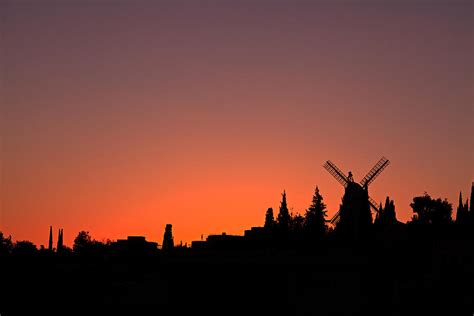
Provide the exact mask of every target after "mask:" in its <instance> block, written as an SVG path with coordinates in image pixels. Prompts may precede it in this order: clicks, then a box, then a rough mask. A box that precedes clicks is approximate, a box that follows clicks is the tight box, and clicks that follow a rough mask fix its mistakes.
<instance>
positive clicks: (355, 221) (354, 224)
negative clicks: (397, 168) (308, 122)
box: [323, 157, 390, 235]
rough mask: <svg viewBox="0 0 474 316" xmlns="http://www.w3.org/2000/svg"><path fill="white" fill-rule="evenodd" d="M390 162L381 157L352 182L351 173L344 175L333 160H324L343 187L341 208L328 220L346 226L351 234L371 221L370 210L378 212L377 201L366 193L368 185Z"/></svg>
mask: <svg viewBox="0 0 474 316" xmlns="http://www.w3.org/2000/svg"><path fill="white" fill-rule="evenodd" d="M389 164H390V161H389V160H388V159H387V158H385V157H382V158H381V159H380V160H379V161H378V162H377V163H376V164H375V166H374V167H373V168H372V169H370V171H369V172H368V173H367V175H366V176H365V177H364V178H363V179H362V180H361V181H360V182H359V183H356V182H354V179H353V177H352V173H351V172H350V171H349V174H348V175H347V176H346V175H345V174H344V172H342V171H341V169H339V168H338V167H337V166H336V165H335V164H334V163H333V162H331V161H330V160H328V161H326V163H325V164H324V165H323V167H324V168H325V169H326V170H327V171H328V172H329V173H330V174H331V175H332V176H333V177H334V178H335V179H336V180H337V181H338V182H339V183H340V184H342V186H343V187H344V188H345V192H344V197H343V203H342V205H341V209H340V210H339V211H338V212H337V213H336V214H335V215H334V216H333V217H332V218H331V220H330V221H329V222H330V223H331V224H337V225H338V226H343V227H348V229H349V230H351V231H352V232H351V233H352V234H355V235H358V233H359V231H360V229H363V228H362V227H361V226H363V225H365V224H366V223H369V224H370V223H371V222H372V216H371V213H370V210H371V209H372V210H373V211H374V212H375V213H378V211H379V209H378V207H377V204H378V203H377V202H375V201H374V200H373V199H372V198H371V197H370V196H369V194H368V187H369V185H370V184H371V183H372V182H373V181H374V180H375V179H376V178H377V177H378V176H379V175H380V174H381V173H382V171H383V170H384V169H385V168H386V167H387V166H388V165H389Z"/></svg>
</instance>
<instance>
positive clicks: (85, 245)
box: [72, 230, 93, 253]
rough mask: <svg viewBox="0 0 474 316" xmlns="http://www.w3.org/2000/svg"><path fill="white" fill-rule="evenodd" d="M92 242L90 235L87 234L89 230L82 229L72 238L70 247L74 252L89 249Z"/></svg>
mask: <svg viewBox="0 0 474 316" xmlns="http://www.w3.org/2000/svg"><path fill="white" fill-rule="evenodd" d="M92 244H93V241H92V238H91V236H90V235H89V232H87V231H84V230H82V231H80V232H79V233H78V234H77V237H76V238H75V239H74V245H73V246H72V249H73V251H74V252H76V253H81V252H84V251H87V250H88V249H90V248H91V247H92Z"/></svg>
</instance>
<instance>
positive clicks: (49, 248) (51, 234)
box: [48, 226, 53, 251]
mask: <svg viewBox="0 0 474 316" xmlns="http://www.w3.org/2000/svg"><path fill="white" fill-rule="evenodd" d="M48 250H49V251H53V226H49V242H48Z"/></svg>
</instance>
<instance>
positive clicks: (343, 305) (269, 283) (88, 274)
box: [0, 240, 474, 316]
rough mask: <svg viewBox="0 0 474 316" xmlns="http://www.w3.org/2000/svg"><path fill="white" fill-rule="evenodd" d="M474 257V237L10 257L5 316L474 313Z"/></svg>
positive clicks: (2, 299) (2, 298) (0, 304)
mask: <svg viewBox="0 0 474 316" xmlns="http://www.w3.org/2000/svg"><path fill="white" fill-rule="evenodd" d="M473 259H474V251H473V243H472V241H460V240H429V241H428V240H419V241H416V242H413V241H411V242H410V243H408V242H397V243H394V244H393V243H392V244H390V245H387V244H386V243H380V242H376V241H375V242H374V243H373V244H371V245H369V246H363V247H362V246H360V245H359V246H357V245H350V246H349V245H345V246H343V245H341V244H339V245H332V246H331V247H318V248H316V249H312V250H310V251H309V250H303V249H299V250H295V249H293V250H278V251H277V250H270V249H266V250H253V251H219V252H210V251H207V252H204V251H201V252H191V251H190V250H188V251H182V252H180V253H174V254H168V255H166V254H158V255H156V256H152V257H147V258H142V259H140V260H139V259H137V258H77V257H67V258H64V257H63V258H59V257H53V256H51V257H43V258H29V259H28V260H27V259H25V258H6V259H4V260H2V262H1V264H0V265H1V271H2V277H1V293H0V309H1V310H0V312H1V315H2V316H3V315H9V314H17V313H19V312H20V311H22V310H23V309H26V308H32V307H34V309H35V310H36V311H40V310H45V311H50V312H53V311H68V310H70V311H73V310H75V311H77V310H87V309H89V308H92V307H94V308H96V307H97V306H98V307H104V308H112V309H113V308H117V307H119V306H121V305H136V304H138V305H160V304H168V305H170V306H174V307H180V306H181V307H182V306H183V305H186V306H187V307H188V308H189V307H192V308H194V309H196V310H198V309H203V310H210V309H215V310H216V311H219V310H222V304H225V305H226V306H227V309H226V310H227V311H232V310H233V309H234V308H246V309H248V310H249V311H250V310H253V309H250V308H253V306H254V305H255V304H256V305H258V306H260V307H265V308H269V309H273V308H280V307H289V308H291V310H292V312H291V315H295V314H305V315H308V314H314V315H367V314H374V315H407V314H421V315H440V314H441V315H458V314H459V315H461V314H463V315H472V313H473V312H474V308H473V307H474V305H473V302H474V300H473V297H474V295H473V293H474V260H473ZM249 313H250V312H249ZM65 314H68V313H65ZM134 314H140V313H139V312H136V313H134ZM225 314H227V312H226V313H225ZM250 314H251V313H250Z"/></svg>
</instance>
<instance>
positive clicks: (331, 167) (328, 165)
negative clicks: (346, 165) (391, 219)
mask: <svg viewBox="0 0 474 316" xmlns="http://www.w3.org/2000/svg"><path fill="white" fill-rule="evenodd" d="M389 164H390V161H389V160H388V159H387V158H385V157H382V158H381V159H380V160H379V161H378V162H377V163H376V164H375V166H374V167H373V168H372V169H370V171H369V172H368V173H367V175H366V176H365V177H364V178H363V179H362V180H361V181H360V186H361V187H363V188H365V189H367V188H368V186H369V184H371V183H372V182H373V181H374V180H375V179H376V178H377V177H378V176H379V175H380V174H381V173H382V171H383V170H384V169H385V168H386V167H387V166H388V165H389ZM323 167H324V169H326V170H327V171H328V172H329V173H330V174H331V175H332V176H333V177H334V178H335V179H336V180H337V182H339V183H340V184H342V186H343V187H344V188H347V186H348V183H349V182H350V180H349V177H347V176H346V175H345V174H344V172H342V171H341V169H339V168H338V167H337V166H336V164H334V163H333V162H332V161H330V160H328V161H326V162H325V163H324V165H323ZM349 174H350V173H349ZM351 179H352V178H351ZM368 202H369V205H370V208H371V209H372V210H373V211H374V212H376V213H378V211H379V209H378V207H377V202H376V201H375V200H374V199H372V198H371V197H370V196H369V197H368ZM340 215H341V214H340V211H338V212H337V213H336V214H334V216H333V217H332V218H331V219H330V220H329V222H330V223H331V224H336V223H337V222H339V220H340Z"/></svg>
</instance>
